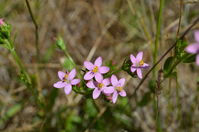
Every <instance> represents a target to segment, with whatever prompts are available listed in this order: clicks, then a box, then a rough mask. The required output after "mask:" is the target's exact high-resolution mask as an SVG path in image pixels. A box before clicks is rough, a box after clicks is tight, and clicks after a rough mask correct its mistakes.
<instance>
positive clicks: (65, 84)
mask: <svg viewBox="0 0 199 132" xmlns="http://www.w3.org/2000/svg"><path fill="white" fill-rule="evenodd" d="M75 76H76V70H75V69H73V70H72V71H71V72H62V71H59V72H58V77H59V79H60V80H61V81H58V82H56V83H54V85H53V86H54V87H55V88H64V91H65V93H66V94H70V92H71V90H72V85H76V84H78V83H79V82H80V79H74V78H75Z"/></svg>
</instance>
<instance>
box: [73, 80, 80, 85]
mask: <svg viewBox="0 0 199 132" xmlns="http://www.w3.org/2000/svg"><path fill="white" fill-rule="evenodd" d="M79 82H80V79H73V80H71V84H72V85H77V84H78V83H79Z"/></svg>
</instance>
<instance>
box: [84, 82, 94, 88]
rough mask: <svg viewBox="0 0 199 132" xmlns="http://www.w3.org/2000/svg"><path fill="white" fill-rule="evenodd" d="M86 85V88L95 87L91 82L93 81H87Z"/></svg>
mask: <svg viewBox="0 0 199 132" xmlns="http://www.w3.org/2000/svg"><path fill="white" fill-rule="evenodd" d="M86 86H87V87H88V88H96V87H95V85H94V83H93V81H89V82H87V84H86Z"/></svg>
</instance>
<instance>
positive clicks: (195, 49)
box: [185, 30, 199, 66]
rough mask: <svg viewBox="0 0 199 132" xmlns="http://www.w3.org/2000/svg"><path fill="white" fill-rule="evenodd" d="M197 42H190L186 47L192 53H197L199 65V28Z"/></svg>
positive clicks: (198, 63)
mask: <svg viewBox="0 0 199 132" xmlns="http://www.w3.org/2000/svg"><path fill="white" fill-rule="evenodd" d="M194 36H195V40H196V42H195V43H192V44H190V45H189V46H187V47H186V49H185V50H186V51H187V52H188V53H191V54H197V56H196V64H197V65H198V66H199V30H197V31H195V33H194Z"/></svg>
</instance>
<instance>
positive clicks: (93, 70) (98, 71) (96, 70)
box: [84, 57, 109, 80]
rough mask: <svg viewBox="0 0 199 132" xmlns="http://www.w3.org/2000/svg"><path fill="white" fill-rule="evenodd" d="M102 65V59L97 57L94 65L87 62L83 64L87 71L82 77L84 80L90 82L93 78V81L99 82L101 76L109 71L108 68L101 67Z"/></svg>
mask: <svg viewBox="0 0 199 132" xmlns="http://www.w3.org/2000/svg"><path fill="white" fill-rule="evenodd" d="M101 65H102V57H98V58H97V59H96V60H95V62H94V64H92V63H91V62H89V61H85V62H84V66H85V67H86V69H88V70H89V71H88V72H87V73H86V74H85V75H84V80H91V79H92V78H93V77H95V80H99V79H101V78H103V77H102V74H105V73H107V72H108V71H109V67H107V66H101Z"/></svg>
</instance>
